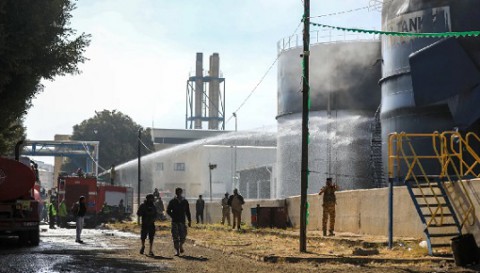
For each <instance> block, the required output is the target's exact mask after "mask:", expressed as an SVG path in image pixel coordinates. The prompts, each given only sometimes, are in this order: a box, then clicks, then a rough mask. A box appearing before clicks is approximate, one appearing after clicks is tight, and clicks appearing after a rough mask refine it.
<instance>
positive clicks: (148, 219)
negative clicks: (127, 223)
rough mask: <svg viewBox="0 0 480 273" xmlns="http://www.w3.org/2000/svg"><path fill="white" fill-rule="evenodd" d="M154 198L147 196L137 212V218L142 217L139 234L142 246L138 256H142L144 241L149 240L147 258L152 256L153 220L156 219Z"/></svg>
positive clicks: (151, 195)
mask: <svg viewBox="0 0 480 273" xmlns="http://www.w3.org/2000/svg"><path fill="white" fill-rule="evenodd" d="M154 200H155V197H153V194H147V196H146V198H145V201H144V202H143V204H141V205H140V207H139V208H138V211H137V216H138V217H142V230H141V232H140V240H141V241H142V246H141V248H140V254H143V252H144V251H145V240H146V239H147V236H148V240H149V243H150V244H149V247H150V248H149V251H148V255H149V256H154V255H153V250H152V247H153V238H154V237H155V220H156V219H157V208H155V204H154V203H153V202H154Z"/></svg>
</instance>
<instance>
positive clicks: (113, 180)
mask: <svg viewBox="0 0 480 273" xmlns="http://www.w3.org/2000/svg"><path fill="white" fill-rule="evenodd" d="M115 176H116V173H115V165H113V164H112V166H111V167H110V184H111V185H113V183H114V182H115Z"/></svg>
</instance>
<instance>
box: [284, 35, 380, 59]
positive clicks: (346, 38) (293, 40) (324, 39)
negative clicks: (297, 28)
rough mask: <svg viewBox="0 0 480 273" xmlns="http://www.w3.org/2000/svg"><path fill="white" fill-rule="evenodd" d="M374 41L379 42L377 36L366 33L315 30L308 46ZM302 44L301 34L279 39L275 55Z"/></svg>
mask: <svg viewBox="0 0 480 273" xmlns="http://www.w3.org/2000/svg"><path fill="white" fill-rule="evenodd" d="M361 40H364V41H365V40H368V41H375V40H379V35H378V34H366V33H347V32H345V31H338V30H331V29H330V30H329V29H323V30H317V31H311V32H310V44H311V45H314V44H323V43H337V42H350V41H361ZM302 44H303V37H302V34H295V35H292V36H289V37H286V38H283V39H281V40H280V41H278V42H277V53H278V54H280V53H282V52H283V51H286V50H289V49H291V48H296V47H300V46H302Z"/></svg>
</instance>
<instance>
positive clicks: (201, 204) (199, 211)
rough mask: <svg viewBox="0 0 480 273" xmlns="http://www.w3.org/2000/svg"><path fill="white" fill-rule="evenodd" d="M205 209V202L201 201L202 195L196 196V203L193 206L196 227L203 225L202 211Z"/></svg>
mask: <svg viewBox="0 0 480 273" xmlns="http://www.w3.org/2000/svg"><path fill="white" fill-rule="evenodd" d="M204 209H205V200H203V199H202V195H199V196H198V199H197V203H196V204H195V218H196V219H197V225H198V224H199V223H202V224H203V210H204Z"/></svg>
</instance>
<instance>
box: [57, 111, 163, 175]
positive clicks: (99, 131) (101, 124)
mask: <svg viewBox="0 0 480 273" xmlns="http://www.w3.org/2000/svg"><path fill="white" fill-rule="evenodd" d="M139 130H141V135H142V142H143V144H145V146H146V147H147V148H148V150H147V148H145V147H142V154H146V153H147V152H149V151H153V150H154V148H153V142H152V137H151V133H150V129H147V130H144V129H143V128H142V126H140V125H138V124H137V123H135V122H134V121H133V120H132V119H131V118H130V117H129V116H127V115H124V114H123V113H121V112H117V111H116V110H113V111H109V110H103V111H101V112H95V116H94V117H93V118H89V119H87V120H84V121H82V122H81V123H80V124H77V125H75V126H73V135H72V137H71V139H72V140H83V141H100V146H99V155H98V156H99V159H98V160H99V162H98V163H99V165H100V166H102V167H103V168H106V169H109V168H110V166H111V165H112V164H113V165H118V164H120V163H124V162H126V161H129V160H131V159H134V158H136V157H137V155H138V141H137V140H138V131H139ZM78 167H82V166H78V165H77V164H75V162H73V161H70V162H69V163H68V164H66V165H64V167H63V168H62V169H63V170H64V171H66V172H67V173H71V172H73V171H75V170H76V169H77V168H78Z"/></svg>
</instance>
